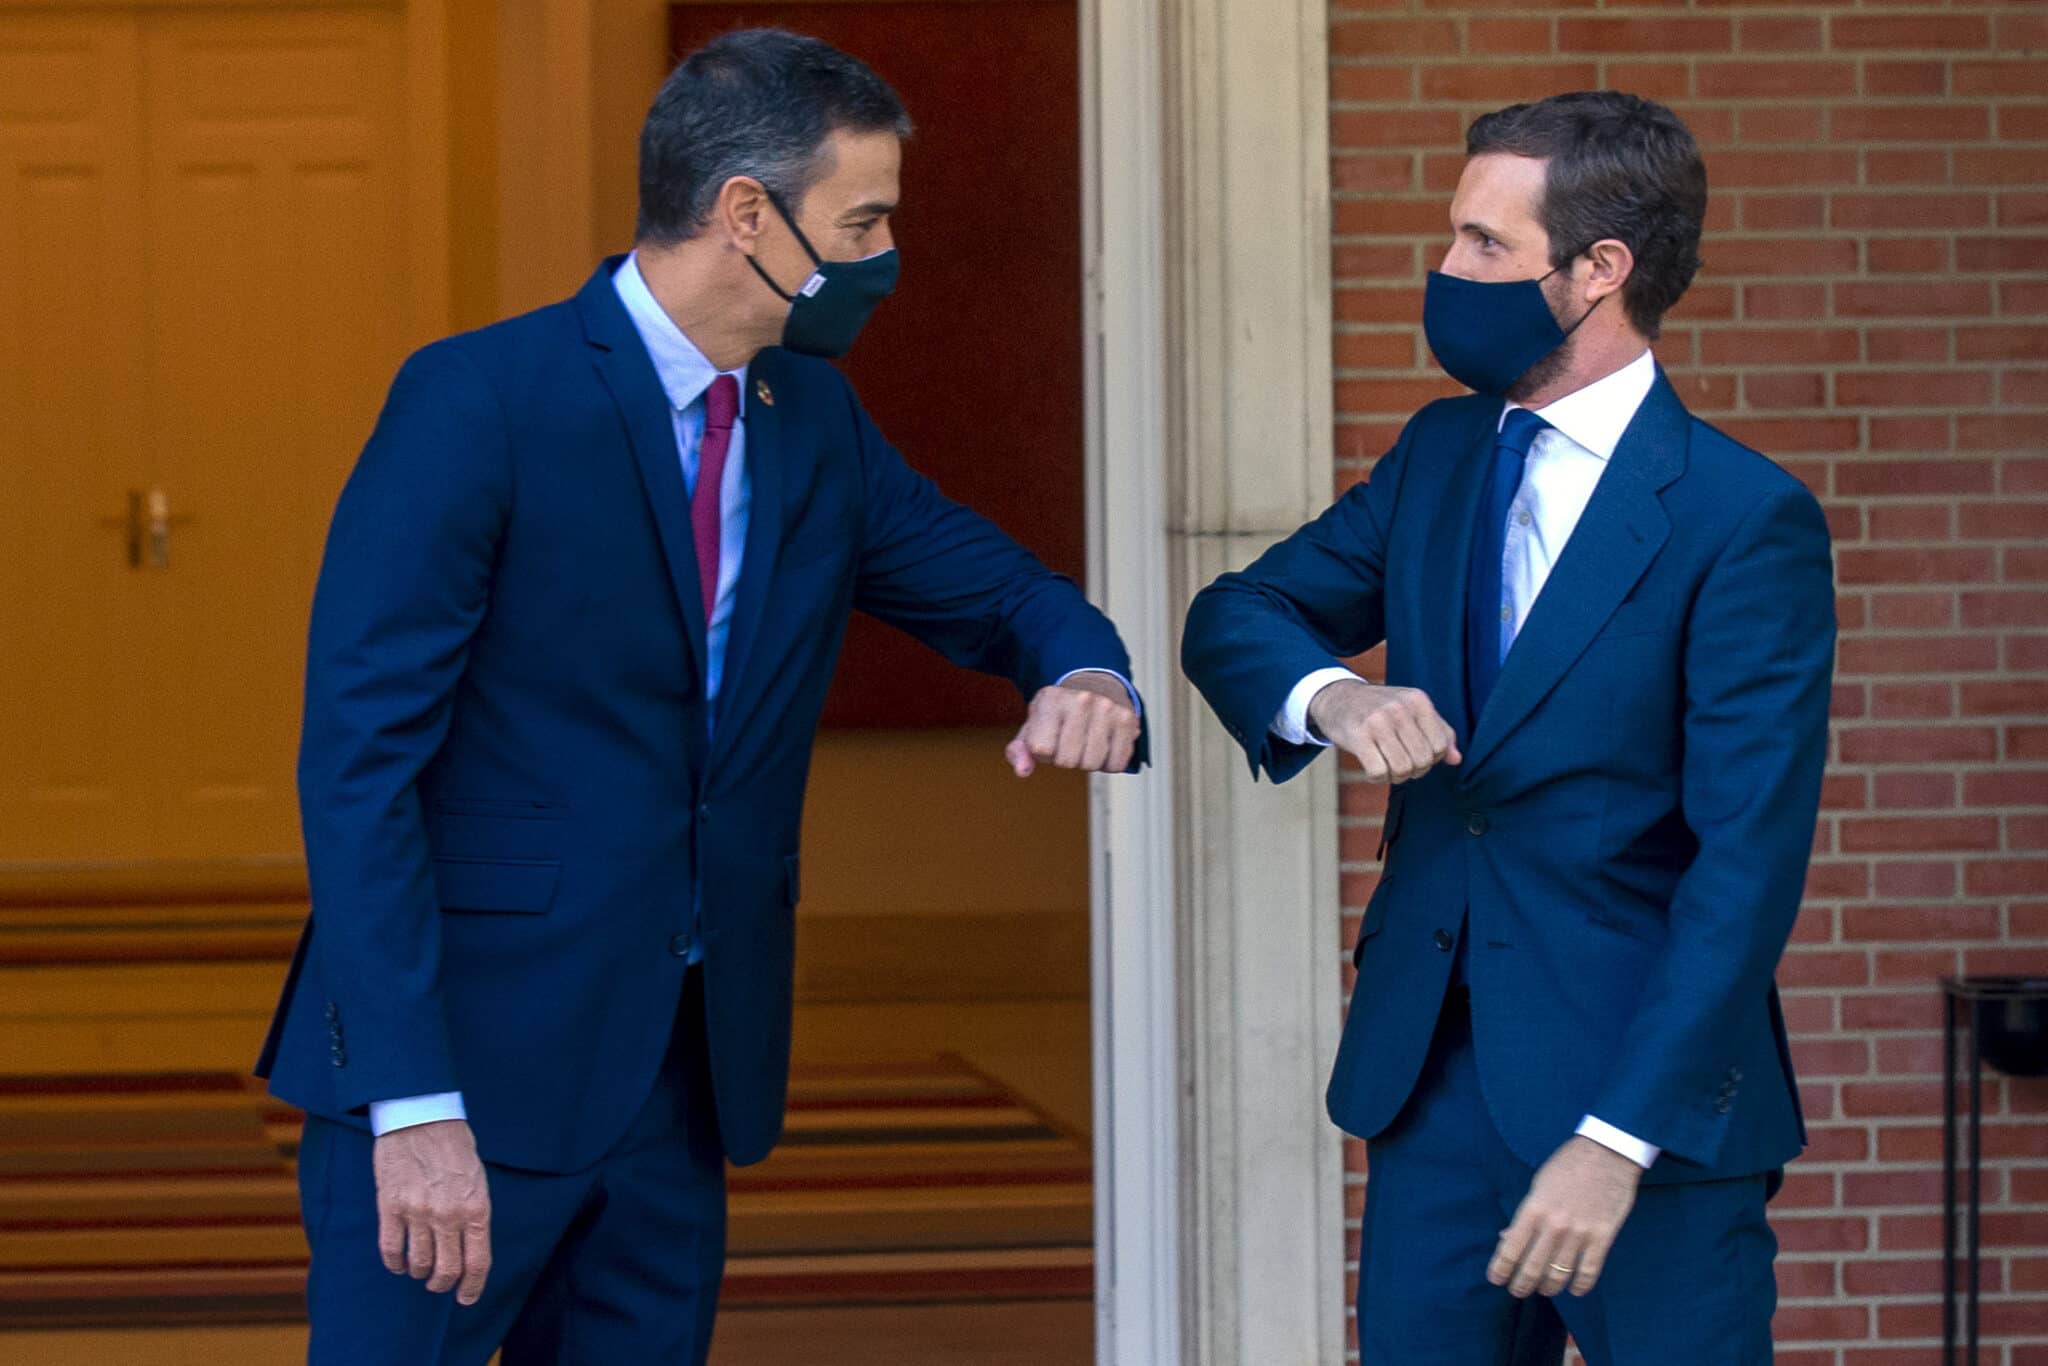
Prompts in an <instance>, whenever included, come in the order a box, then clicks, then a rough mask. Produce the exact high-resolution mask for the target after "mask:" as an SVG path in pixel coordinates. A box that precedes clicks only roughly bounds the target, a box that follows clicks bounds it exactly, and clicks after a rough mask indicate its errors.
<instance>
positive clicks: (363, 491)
mask: <svg viewBox="0 0 2048 1366" xmlns="http://www.w3.org/2000/svg"><path fill="white" fill-rule="evenodd" d="M511 499H512V489H511V474H510V466H509V459H508V451H507V443H506V437H505V424H504V420H503V416H502V414H501V412H500V411H499V407H498V403H497V399H496V396H495V394H494V393H493V392H492V391H491V389H490V387H489V385H488V384H487V383H486V381H485V380H484V378H483V376H482V374H481V373H480V372H479V371H478V370H477V369H476V367H475V366H474V365H473V364H472V363H471V362H470V361H468V360H467V359H466V358H465V357H464V356H462V355H461V353H460V352H459V351H457V350H456V349H455V348H454V347H452V346H451V345H449V344H448V343H439V344H437V345H435V346H432V347H429V348H427V349H426V350H424V351H422V352H420V353H418V354H417V355H415V356H414V357H413V358H412V359H410V360H409V361H407V362H406V364H405V366H404V368H403V369H401V370H400V372H399V374H398V378H397V379H396V380H395V381H394V382H393V384H392V389H391V394H390V397H389V399H388V400H387V401H386V403H385V406H384V411H383V414H382V415H381V416H380V417H379V418H378V421H377V427H376V430H375V431H374V432H373V433H372V435H371V437H370V441H369V444H368V445H367V446H366V447H365V448H364V450H363V454H362V457H361V458H360V460H358V462H357V464H356V467H355V470H354V472H353V473H352V474H351V475H350V477H349V480H348V483H347V485H346V487H345V488H344V489H343V491H342V495H341V499H340V502H339V504H338V505H337V507H336V509H335V513H334V522H333V525H332V527H331V529H330V531H329V533H328V540H327V551H326V556H325V559H324V560H323V562H322V564H321V569H320V578H319V583H318V586H317V588H316V589H315V592H314V597H313V619H312V629H311V633H310V640H309V645H308V650H307V665H306V699H305V718H304V725H303V731H302V735H301V740H300V749H299V806H300V815H301V821H302V824H303V827H304V831H305V839H306V863H307V869H308V873H309V876H310V879H311V884H312V902H313V919H314V922H315V923H316V925H317V926H318V929H319V935H318V938H317V939H316V941H315V943H316V946H317V953H316V958H315V962H314V966H315V968H316V971H317V980H318V981H319V983H320V985H321V987H322V989H323V990H324V991H325V993H326V997H327V1003H328V1008H329V1010H330V1012H331V1015H330V1018H331V1019H332V1020H333V1021H334V1022H335V1023H336V1025H337V1026H338V1027H339V1028H340V1029H343V1030H345V1031H346V1040H347V1046H346V1050H345V1055H344V1050H342V1049H340V1048H337V1049H336V1051H335V1058H334V1062H335V1066H336V1073H335V1088H336V1099H337V1102H338V1103H339V1104H340V1105H341V1107H342V1108H344V1109H349V1110H356V1109H361V1108H362V1107H364V1106H366V1105H368V1104H369V1103H370V1102H371V1101H372V1100H375V1099H383V1098H388V1097H393V1096H419V1095H425V1094H430V1093H436V1092H447V1091H453V1090H455V1089H456V1086H457V1082H456V1078H455V1076H454V1064H453V1062H452V1060H451V1058H450V1055H449V1047H448V1035H447V1026H446V1022H445V1020H444V1018H443V1014H442V1003H441V992H440V973H441V927H440V914H439V905H438V901H437V898H436V896H435V891H434V880H433V872H432V866H431V857H430V855H429V852H428V848H427V837H426V826H425V819H424V815H423V813H422V810H421V807H420V798H419V792H418V788H417V779H418V777H419V775H420V772H421V771H422V770H423V769H424V768H425V767H426V766H427V764H428V763H429V762H430V761H431V760H432V759H433V757H434V755H435V754H436V753H437V752H438V751H439V749H440V747H441V743H442V741H443V739H444V738H445V737H446V735H447V730H448V716H449V708H450V705H451V702H452V700H453V698H454V695H455V690H456V687H457V685H458V683H459V682H460V680H461V677H462V672H463V669H464V666H465V664H466V663H467V660H468V656H469V646H470V641H471V638H472V636H473V635H474V633H475V631H476V629H477V627H478V625H479V623H480V622H481V621H482V619H483V615H484V609H485V604H486V602H487V601H488V598H489V593H490V582H491V575H492V570H493V566H494V563H495V560H496V555H497V546H498V542H499V539H500V537H501V535H502V534H503V529H504V526H505V523H506V519H507V517H508V516H509V513H510V508H511ZM344 1056H345V1061H344Z"/></svg>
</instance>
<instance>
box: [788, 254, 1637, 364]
mask: <svg viewBox="0 0 2048 1366" xmlns="http://www.w3.org/2000/svg"><path fill="white" fill-rule="evenodd" d="M1588 250H1591V248H1583V249H1581V250H1579V251H1575V252H1573V253H1572V254H1571V255H1570V256H1568V257H1566V258H1565V265H1570V264H1571V263H1572V262H1573V261H1576V260H1578V259H1579V258H1580V257H1581V256H1584V255H1585V254H1586V252H1587V251H1588ZM748 259H749V260H752V259H753V258H752V257H749V258H748ZM1563 269H1564V266H1552V267H1551V268H1550V269H1549V271H1548V272H1547V273H1545V274H1544V275H1542V276H1541V277H1540V278H1538V279H1537V281H1536V283H1537V284H1539V285H1540V284H1542V283H1543V281H1545V280H1548V279H1549V278H1550V277H1551V276H1552V275H1555V274H1557V273H1558V272H1559V271H1560V270H1563ZM1607 299H1608V296H1607V295H1605V294H1603V295H1601V296H1600V297H1599V298H1597V299H1595V300H1593V305H1592V308H1588V309H1587V310H1586V311H1585V312H1584V313H1581V314H1580V315H1579V320H1578V321H1577V322H1575V323H1573V324H1572V325H1571V326H1570V327H1567V328H1566V329H1565V330H1564V339H1565V341H1569V340H1571V335H1572V333H1574V332H1576V331H1578V330H1579V329H1580V328H1581V327H1583V326H1584V325H1585V322H1586V319H1588V318H1590V317H1592V316H1593V309H1595V308H1598V307H1600V305H1602V304H1604V303H1606V302H1607ZM1563 344H1564V342H1559V343H1558V345H1560V346H1562V345H1563Z"/></svg>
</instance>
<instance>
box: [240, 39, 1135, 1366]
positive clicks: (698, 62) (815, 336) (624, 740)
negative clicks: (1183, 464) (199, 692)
mask: <svg viewBox="0 0 2048 1366" xmlns="http://www.w3.org/2000/svg"><path fill="white" fill-rule="evenodd" d="M909 131H910V129H909V122H908V120H907V118H906V116H905V114H904V111H903V107H902V105H901V104H900V103H899V101H898V100H897V97H896V95H895V93H894V92H893V91H891V90H890V89H889V87H888V86H887V85H886V84H885V83H884V82H883V81H882V80H881V79H880V78H879V77H878V76H876V74H875V73H874V72H873V71H871V70H869V69H868V68H867V67H865V66H863V65H862V64H860V63H859V62H857V61H855V60H853V59H852V58H850V57H848V56H846V55H844V54H842V53H840V52H837V51H835V50H833V49H832V48H830V47H828V46H826V45H825V44H823V43H819V42H816V41H814V40H810V39H803V38H798V37H795V36H792V35H789V34H784V33H776V32H769V31H750V32H741V33H734V34H730V35H727V36H726V37H724V38H721V39H719V40H718V41H717V42H715V43H713V44H711V45H710V46H709V47H707V48H705V49H704V50H703V51H701V52H698V53H697V54H695V55H694V56H692V57H690V58H689V59H688V60H687V61H685V62H684V63H683V65H682V66H681V67H679V68H678V69H677V71H676V72H675V73H674V75H672V76H671V77H670V79H669V81H668V82H667V84H666V85H665V86H664V87H663V89H662V91H661V93H660V95H659V97H658V98H657V99H656V101H655V104H654V107H653V109H652V111H651V112H650V113H649V115H648V118H647V122H646V125H645V128H644V130H643V132H642V135H641V168H640V199H641V206H640V225H639V231H638V242H637V247H636V250H635V251H634V253H633V254H632V255H630V256H627V257H623V258H619V259H614V260H611V261H607V262H605V263H604V265H603V267H602V268H601V269H599V271H598V272H597V273H596V274H595V275H594V276H593V277H592V278H591V280H590V282H589V283H588V284H586V285H585V286H584V287H583V289H582V291H581V292H580V293H579V294H577V295H576V297H575V298H573V299H571V300H568V301H566V302H564V303H560V304H557V305H554V306H552V307H549V308H544V309H541V310H539V311H538V312H535V313H532V314H528V315H526V316H524V317H520V318H515V319H512V320H511V321H509V322H504V323H500V324H498V325H496V326H493V327H489V328H485V329H484V330H482V331H480V332H475V333H471V334H468V335H465V336H460V337H454V338H450V339H447V340H444V341H441V342H437V343H435V344H434V345H432V346H429V347H427V348H426V349H424V350H423V351H421V352H419V353H418V354H417V355H415V356H413V357H412V358H411V359H410V360H408V361H407V362H406V364H405V366H404V368H403V369H402V370H401V371H400V373H399V375H398V378H397V380H396V382H395V383H394V384H393V386H392V391H391V395H390V398H389V400H388V402H387V403H386V406H385V409H384V412H383V415H382V417H381V418H380V419H379V421H378V424H377V428H376V431H375V433H374V435H373V436H372V437H371V439H370V442H369V445H368V446H367V448H366V449H365V450H364V452H363V455H362V458H361V461H360V462H359V464H358V465H357V467H356V470H355V472H354V474H353V476H352V477H351V478H350V480H349V482H348V486H347V489H346V490H345V492H344V493H343V495H342V498H341V502H340V505H339V507H338V509H337V510H336V512H335V517H334V525H333V530H332V532H331V535H330V539H329V542H328V547H327V556H326V561H325V564H324V566H323V568H322V571H321V576H320V583H319V589H318V592H317V595H316V598H315V603H314V609H313V625H312V638H311V649H310V660H309V666H308V674H307V688H306V715H305V733H304V740H303V745H302V750H301V756H300V772H299V779H300V792H301V804H302V808H303V813H304V823H305V836H306V850H307V862H308V866H309V869H310V873H311V880H312V914H311V917H310V919H309V921H308V924H307V928H306V931H305V934H304V936H303V937H302V939H301V941H300V945H299V950H298V954H297V956H296V958H295V960H294V962H293V964H292V970H291V975H290V978H289V980H288V982H287V984H286V986H285V990H284V998H283V1001H282V1003H281V1004H280V1006H279V1007H278V1013H277V1017H276V1020H275V1022H274V1024H273V1026H272V1029H271V1034H270V1038H269V1040H268V1042H267V1043H266V1045H265V1048H264V1053H263V1058H262V1061H261V1063H260V1064H259V1066H258V1071H259V1072H260V1073H262V1074H263V1075H266V1076H268V1077H269V1078H270V1079H271V1085H272V1089H273V1090H274V1091H275V1092H276V1094H277V1095H279V1096H281V1097H283V1098H284V1099H286V1100H288V1101H291V1102H293V1103H295V1104H297V1105H300V1106H302V1107H304V1108H305V1110H306V1111H307V1112H308V1119H307V1122H306V1131H305V1140H304V1144H303V1146H302V1148H301V1150H300V1159H299V1170H300V1183H301V1193H302V1197H303V1202H304V1211H305V1222H306V1232H307V1235H308V1238H309V1240H310V1242H311V1244H312V1249H313V1260H312V1271H311V1277H310V1281H309V1285H308V1300H309V1304H310V1308H311V1314H312V1346H311V1359H312V1360H313V1361H314V1362H335V1363H346V1366H364V1364H365V1363H382V1362H390V1363H403V1366H419V1364H420V1363H429V1362H434V1363H474V1364H475V1366H482V1363H483V1362H484V1361H485V1360H486V1359H487V1358H489V1357H490V1355H491V1353H492V1352H493V1351H494V1350H496V1349H497V1348H498V1347H499V1346H500V1344H501V1343H502V1344H503V1348H504V1360H505V1362H506V1363H507V1366H521V1364H522V1363H572V1362H573V1363H606V1364H607V1366H609V1364H610V1363H625V1362H632V1363H655V1362H672V1363H697V1362H702V1361H704V1360H705V1357H706V1354H707V1353H708V1351H709V1349H710V1341H711V1330H712V1319H713V1315H714V1312H715V1308H716V1303H717V1297H718V1285H719V1278H720V1274H721V1271H722V1267H723V1261H724V1249H725V1184H724V1180H725V1177H724V1172H725V1162H726V1161H727V1160H728V1159H730V1160H731V1161H733V1162H736V1163H749V1162H757V1161H759V1160H760V1159H761V1158H762V1157H764V1156H765V1155H766V1154H767V1153H768V1151H769V1149H770V1148H771V1147H773V1146H774V1144H775V1142H776V1139H777V1137H778V1135H779V1134H780V1131H781V1125H782V1113H783V1102H784V1095H785V1091H786V1088H787V1080H788V1070H789V1043H790V1010H791V988H792V980H793V956H794V952H795V907H796V903H797V899H798V896H799V879H798V854H797V836H798V822H799V817H800V815H801V813H802V809H803V795H804V783H805V778H806V774H807V772H808V768H809V763H810V756H811V746H812V738H813V735H814V733H815V731H816V727H817V721H818V716H819V713H820V710H821V708H822V707H823V704H824V699H825V692H826V686H827V684H828V683H829V681H830V679H831V675H832V668H833V662H834V659H835V658H836V656H837V654H838V651H839V647H840V643H841V640H842V638H843V636H844V633H845V630H846V625H847V616H848V613H849V612H850V611H851V610H852V609H853V608H856V607H858V608H861V609H863V610H865V611H868V612H872V613H874V614H875V615H876V616H878V617H880V618H882V619H883V620H885V621H889V622H891V623H893V624H895V625H897V626H899V627H902V628H903V629H904V630H906V631H908V632H910V633H911V634H912V635H914V636H916V637H918V638H919V639H921V640H923V641H925V642H926V643H927V644H929V645H931V646H933V647H934V648H936V649H937V650H939V651H940V652H942V653H943V654H944V655H946V656H947V657H948V658H950V659H952V660H953V661H955V662H956V663H959V664H962V665H966V666H969V667H972V668H976V669H980V670H984V671H987V672H990V673H995V674H999V675H1002V676H1005V677H1008V678H1010V679H1012V680H1014V681H1015V682H1016V684H1017V685H1018V687H1019V689H1020V690H1021V691H1022V693H1023V696H1024V697H1025V698H1026V699H1028V713H1027V715H1026V718H1025V720H1024V722H1023V725H1022V728H1021V729H1020V731H1019V732H1018V734H1017V737H1016V739H1015V740H1013V741H1012V742H1011V744H1010V745H1009V747H1008V751H1007V756H1006V757H1007V758H1008V761H1009V762H1010V764H1011V765H1012V767H1013V768H1014V769H1015V771H1016V772H1017V774H1018V775H1019V776H1020V777H1022V776H1028V775H1029V774H1030V772H1031V771H1032V769H1033V767H1034V766H1035V765H1036V764H1037V763H1039V762H1051V763H1054V764H1057V765H1059V766H1060V767H1064V768H1079V769H1089V770H1100V771H1107V772H1122V771H1126V770H1129V769H1134V768H1136V767H1137V766H1138V765H1140V764H1142V763H1143V761H1144V731H1143V726H1142V722H1141V719H1140V715H1139V707H1138V700H1137V696H1136V694H1135V692H1133V691H1131V690H1130V685H1129V683H1128V681H1127V678H1126V677H1125V676H1126V675H1127V674H1128V672H1129V664H1128V660H1127V658H1126V655H1125V652H1124V649H1123V646H1122V645H1121V643H1120V642H1119V641H1118V639H1117V635H1116V632H1115V630H1114V629H1113V628H1112V627H1111V625H1110V623H1109V622H1108V621H1107V620H1106V619H1104V618H1103V617H1102V615H1101V614H1100V613H1098V612H1096V611H1095V610H1094V609H1093V608H1091V607H1090V606H1089V605H1088V603H1087V602H1086V600H1085V599H1084V598H1083V597H1082V595H1081V593H1080V591H1079V590H1078V589H1077V588H1076V587H1075V586H1074V585H1073V584H1072V583H1071V582H1069V581H1068V580H1066V579H1063V578H1061V577H1059V576H1057V575H1055V574H1053V573H1051V572H1050V571H1049V570H1047V569H1046V568H1045V567H1044V566H1043V565H1041V564H1040V563H1039V562H1038V561H1037V560H1035V559H1034V558H1033V557H1032V556H1031V555H1030V554H1028V553H1027V552H1026V551H1024V550H1023V549H1022V548H1020V547H1019V546H1018V545H1016V544H1015V543H1014V542H1013V541H1011V540H1010V539H1009V538H1008V537H1006V536H1004V535H1003V534H1002V533H1001V532H1000V531H998V530H997V529H996V528H995V527H994V526H992V525H991V524H989V523H988V522H986V521H984V520H983V519H981V518H980V517H977V516H976V515H974V514H973V513H971V512H969V511H967V510H966V509H964V508H962V507H959V506H957V505H955V504H953V503H950V502H948V501H947V500H946V499H945V498H944V497H942V496H941V495H940V494H939V492H938V490H937V489H936V488H934V487H933V486H932V484H931V483H930V482H929V481H927V480H926V479H924V478H922V477H921V476H919V475H917V474H916V473H914V472H913V471H911V470H910V469H909V468H908V467H907V466H906V465H905V464H904V462H903V460H902V459H901V457H899V456H898V455H897V453H896V452H895V451H894V450H892V449H891V448H890V447H889V445H888V443H887V442H885V441H884V440H883V439H882V436H881V434H880V433H879V432H877V431H876V429H875V427H874V425H873V424H872V423H871V422H870V421H869V420H868V418H867V415H866V414H865V413H864V412H863V411H862V410H861V406H860V403H859V401H858V400H857V399H856V398H855V397H854V395H853V393H852V391H851V390H850V389H849V388H848V386H847V384H846V382H845V380H844V379H843V378H841V376H840V374H839V372H838V371H837V370H835V369H834V368H833V367H832V366H830V365H828V364H826V363H825V362H824V361H823V360H822V359H816V357H828V356H836V355H838V354H841V353H843V352H844V351H845V350H846V349H847V348H848V347H849V346H850V345H851V344H852V342H853V340H854V337H855V335H856V334H857V333H858V332H859V330H860V327H861V324H862V323H863V322H864V321H865V319H866V318H867V316H868V314H869V312H870V310H872V309H873V308H874V306H875V305H876V304H877V303H879V302H880V300H881V299H882V298H883V297H884V296H886V295H887V294H888V293H889V291H890V288H891V287H892V286H893V284H894V281H895V275H896V255H895V251H894V249H893V243H892V240H891V235H890V227H889V218H890V213H891V211H892V209H893V208H894V207H895V204H896V200H897V190H898V167H899V164H900V158H901V144H902V140H903V138H904V137H906V136H907V135H908V133H909Z"/></svg>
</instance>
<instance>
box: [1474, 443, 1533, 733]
mask: <svg viewBox="0 0 2048 1366" xmlns="http://www.w3.org/2000/svg"><path fill="white" fill-rule="evenodd" d="M1549 426H1550V424H1549V423H1548V422H1545V421H1544V420H1543V419H1542V418H1540V417H1538V416H1536V414H1534V413H1532V412H1530V411H1529V410H1528V409H1527V408H1510V409H1508V413H1507V420H1506V421H1505V422H1503V423H1502V424H1501V429H1500V440H1499V441H1498V442H1497V443H1496V444H1495V445H1494V448H1493V481H1492V483H1491V484H1490V485H1488V487H1487V490H1486V497H1485V499H1484V500H1482V502H1481V503H1480V508H1479V526H1478V528H1477V529H1476V530H1475V532H1474V534H1473V537H1472V573H1471V576H1470V578H1469V580H1468V581H1467V584H1466V591H1465V682H1466V691H1467V693H1468V695H1469V696H1470V698H1471V701H1472V729H1473V730H1477V729H1478V728H1479V713H1480V711H1481V710H1482V709H1484V708H1485V706H1486V699H1487V698H1488V697H1489V696H1491V695H1492V693H1493V685H1494V684H1495V683H1496V682H1498V681H1499V679H1500V666H1501V661H1502V660H1504V659H1506V658H1507V654H1508V646H1509V644H1511V643H1512V641H1513V638H1514V636H1513V632H1514V619H1513V616H1512V615H1511V613H1510V612H1509V609H1508V606H1507V593H1506V591H1505V588H1504V585H1503V583H1502V579H1501V561H1502V559H1503V558H1504V557H1505V555H1506V553H1507V534H1508V509H1509V507H1511V506H1512V505H1513V504H1514V501H1515V493H1516V491H1517V490H1518V489H1520V488H1521V487H1522V467H1523V466H1524V465H1525V464H1527V463H1528V459H1529V447H1530V446H1532V445H1534V444H1535V441H1536V434H1537V433H1538V432H1541V431H1543V430H1545V429H1546V428H1548V427H1549ZM1466 741H1467V743H1470V741H1471V735H1470V733H1469V732H1468V733H1467V735H1466Z"/></svg>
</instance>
